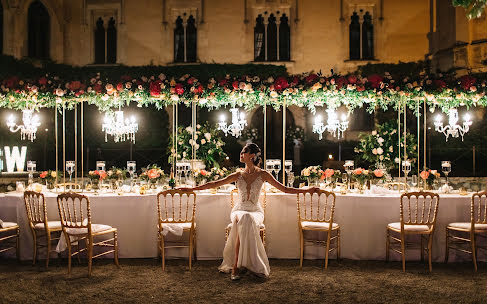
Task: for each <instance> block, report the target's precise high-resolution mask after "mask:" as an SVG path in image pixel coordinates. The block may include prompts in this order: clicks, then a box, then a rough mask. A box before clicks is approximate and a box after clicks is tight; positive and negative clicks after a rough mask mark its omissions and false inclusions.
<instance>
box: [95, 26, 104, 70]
mask: <svg viewBox="0 0 487 304" xmlns="http://www.w3.org/2000/svg"><path fill="white" fill-rule="evenodd" d="M95 63H97V64H103V63H105V27H104V25H103V19H102V18H101V17H100V18H98V20H96V25H95Z"/></svg>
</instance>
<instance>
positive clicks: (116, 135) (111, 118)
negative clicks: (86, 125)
mask: <svg viewBox="0 0 487 304" xmlns="http://www.w3.org/2000/svg"><path fill="white" fill-rule="evenodd" d="M138 129H139V125H138V124H137V123H136V122H135V117H134V116H132V117H131V118H130V119H128V118H127V119H125V120H124V118H123V111H122V110H120V109H119V110H118V111H115V112H114V113H111V112H110V113H105V119H104V122H103V125H102V131H105V142H107V140H108V138H107V137H108V135H113V140H114V141H115V142H121V141H125V140H131V141H132V142H133V143H134V144H135V133H137V131H138Z"/></svg>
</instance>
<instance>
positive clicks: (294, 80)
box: [291, 76, 299, 86]
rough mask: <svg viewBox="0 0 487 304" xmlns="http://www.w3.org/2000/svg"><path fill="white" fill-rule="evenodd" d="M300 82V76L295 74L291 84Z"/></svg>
mask: <svg viewBox="0 0 487 304" xmlns="http://www.w3.org/2000/svg"><path fill="white" fill-rule="evenodd" d="M298 83H299V78H298V76H294V77H293V81H292V82H291V85H292V86H295V85H297V84H298Z"/></svg>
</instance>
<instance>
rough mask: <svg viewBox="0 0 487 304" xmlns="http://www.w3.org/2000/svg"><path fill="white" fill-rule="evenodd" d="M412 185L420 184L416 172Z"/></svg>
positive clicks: (412, 178)
mask: <svg viewBox="0 0 487 304" xmlns="http://www.w3.org/2000/svg"><path fill="white" fill-rule="evenodd" d="M411 185H412V186H413V187H414V188H416V186H417V185H418V176H417V175H416V174H415V175H413V176H411Z"/></svg>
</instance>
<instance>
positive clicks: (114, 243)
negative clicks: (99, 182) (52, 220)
mask: <svg viewBox="0 0 487 304" xmlns="http://www.w3.org/2000/svg"><path fill="white" fill-rule="evenodd" d="M57 204H58V209H59V217H60V218H61V224H62V228H63V235H64V237H65V240H66V245H67V247H68V274H71V257H72V256H74V255H77V256H78V257H79V254H81V252H83V251H87V253H88V276H91V268H92V263H93V261H92V260H93V259H94V258H97V257H100V256H103V255H106V254H109V253H112V252H113V255H114V260H115V265H117V267H120V265H119V263H118V238H117V228H113V227H111V226H108V225H102V224H92V222H91V208H90V200H89V198H88V197H87V196H85V195H81V194H77V193H73V192H67V193H62V194H59V195H58V197H57ZM108 234H113V236H112V237H111V238H108V239H106V238H104V239H103V240H101V241H98V242H95V241H94V238H95V237H99V236H105V235H108ZM109 237H110V236H109ZM81 240H85V242H86V248H83V249H81V250H80V249H79V247H78V250H77V251H76V252H74V253H73V252H72V249H71V247H72V245H73V244H74V243H76V242H79V241H81ZM94 247H102V248H109V249H108V250H106V251H104V252H101V253H99V254H97V255H95V256H93V248H94ZM110 248H112V249H110Z"/></svg>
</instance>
